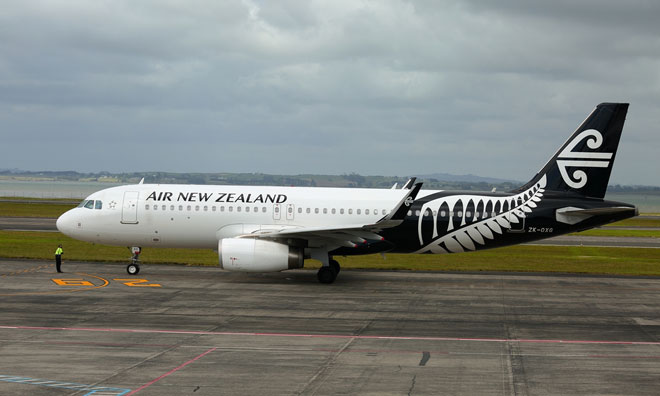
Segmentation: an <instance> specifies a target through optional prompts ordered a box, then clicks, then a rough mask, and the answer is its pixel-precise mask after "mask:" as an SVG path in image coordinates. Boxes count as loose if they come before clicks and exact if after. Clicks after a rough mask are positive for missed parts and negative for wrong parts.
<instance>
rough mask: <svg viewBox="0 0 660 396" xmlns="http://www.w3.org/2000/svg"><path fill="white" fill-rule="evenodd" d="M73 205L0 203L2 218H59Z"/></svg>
mask: <svg viewBox="0 0 660 396" xmlns="http://www.w3.org/2000/svg"><path fill="white" fill-rule="evenodd" d="M75 207H76V205H71V204H44V203H25V202H0V217H51V218H56V217H59V216H60V215H61V214H62V213H64V212H66V211H67V210H69V209H72V208H75Z"/></svg>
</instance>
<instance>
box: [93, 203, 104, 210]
mask: <svg viewBox="0 0 660 396" xmlns="http://www.w3.org/2000/svg"><path fill="white" fill-rule="evenodd" d="M101 208H103V202H102V201H96V203H95V204H94V209H101Z"/></svg>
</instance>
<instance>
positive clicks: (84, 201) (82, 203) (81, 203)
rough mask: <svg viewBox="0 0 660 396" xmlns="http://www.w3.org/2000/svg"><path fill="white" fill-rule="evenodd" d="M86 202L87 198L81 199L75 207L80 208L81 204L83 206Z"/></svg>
mask: <svg viewBox="0 0 660 396" xmlns="http://www.w3.org/2000/svg"><path fill="white" fill-rule="evenodd" d="M86 203H87V200H86V199H84V200H82V201H81V202H80V203H79V204H78V206H76V207H77V208H82V207H83V206H85V204H86Z"/></svg>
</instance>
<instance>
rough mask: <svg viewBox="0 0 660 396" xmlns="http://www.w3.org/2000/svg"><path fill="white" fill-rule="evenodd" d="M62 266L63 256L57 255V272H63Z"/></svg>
mask: <svg viewBox="0 0 660 396" xmlns="http://www.w3.org/2000/svg"><path fill="white" fill-rule="evenodd" d="M61 266H62V255H61V254H56V255H55V268H57V272H62V270H61V269H60V267H61Z"/></svg>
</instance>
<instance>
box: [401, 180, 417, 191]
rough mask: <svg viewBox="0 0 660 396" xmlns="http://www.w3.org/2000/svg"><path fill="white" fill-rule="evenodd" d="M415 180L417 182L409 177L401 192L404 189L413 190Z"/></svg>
mask: <svg viewBox="0 0 660 396" xmlns="http://www.w3.org/2000/svg"><path fill="white" fill-rule="evenodd" d="M415 180H417V178H416V177H411V178H410V179H408V181H407V182H406V184H404V185H403V187H402V188H401V189H403V190H405V189H408V190H410V189H411V188H413V186H414V185H415Z"/></svg>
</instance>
